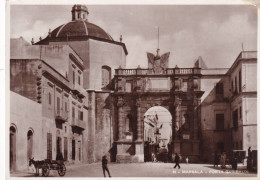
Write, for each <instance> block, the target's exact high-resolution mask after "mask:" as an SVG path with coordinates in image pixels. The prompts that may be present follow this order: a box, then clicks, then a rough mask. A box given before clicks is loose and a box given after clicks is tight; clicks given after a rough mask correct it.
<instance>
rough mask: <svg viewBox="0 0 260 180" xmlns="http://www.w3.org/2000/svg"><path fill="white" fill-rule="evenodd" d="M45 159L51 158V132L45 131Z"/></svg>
mask: <svg viewBox="0 0 260 180" xmlns="http://www.w3.org/2000/svg"><path fill="white" fill-rule="evenodd" d="M47 159H52V134H51V133H47Z"/></svg>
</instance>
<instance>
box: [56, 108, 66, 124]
mask: <svg viewBox="0 0 260 180" xmlns="http://www.w3.org/2000/svg"><path fill="white" fill-rule="evenodd" d="M55 121H56V122H60V123H65V122H68V113H67V112H65V111H63V110H62V109H60V110H58V109H57V110H56V113H55Z"/></svg>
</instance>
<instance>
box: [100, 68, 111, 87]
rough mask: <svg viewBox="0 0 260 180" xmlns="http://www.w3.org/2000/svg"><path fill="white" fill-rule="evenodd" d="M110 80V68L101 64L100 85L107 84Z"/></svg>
mask: <svg viewBox="0 0 260 180" xmlns="http://www.w3.org/2000/svg"><path fill="white" fill-rule="evenodd" d="M110 80H111V68H110V67H109V66H102V87H104V86H107V85H108V84H109V82H110Z"/></svg>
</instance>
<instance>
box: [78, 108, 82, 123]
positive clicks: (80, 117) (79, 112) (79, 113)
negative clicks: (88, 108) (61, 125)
mask: <svg viewBox="0 0 260 180" xmlns="http://www.w3.org/2000/svg"><path fill="white" fill-rule="evenodd" d="M78 116H79V120H81V121H83V112H82V111H80V110H79V111H78Z"/></svg>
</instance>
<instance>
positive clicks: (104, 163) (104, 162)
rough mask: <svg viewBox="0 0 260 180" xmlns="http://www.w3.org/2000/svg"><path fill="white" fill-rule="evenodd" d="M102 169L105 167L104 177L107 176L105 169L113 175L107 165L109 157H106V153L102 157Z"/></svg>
mask: <svg viewBox="0 0 260 180" xmlns="http://www.w3.org/2000/svg"><path fill="white" fill-rule="evenodd" d="M102 169H103V174H104V177H106V172H105V171H107V173H108V175H109V177H111V175H110V172H109V170H108V167H107V157H106V155H105V156H103V157H102Z"/></svg>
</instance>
